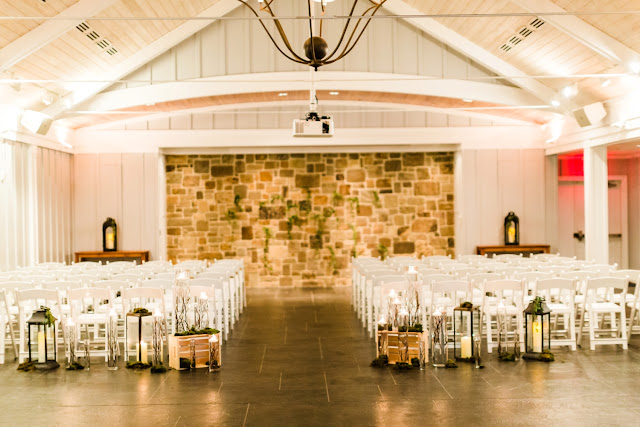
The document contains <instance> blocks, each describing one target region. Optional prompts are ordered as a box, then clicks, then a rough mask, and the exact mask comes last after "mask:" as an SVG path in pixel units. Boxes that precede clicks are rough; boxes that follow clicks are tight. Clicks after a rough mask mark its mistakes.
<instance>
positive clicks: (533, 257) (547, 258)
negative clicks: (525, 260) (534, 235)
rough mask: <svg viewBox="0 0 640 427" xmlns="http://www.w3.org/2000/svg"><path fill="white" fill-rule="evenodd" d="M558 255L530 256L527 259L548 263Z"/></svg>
mask: <svg viewBox="0 0 640 427" xmlns="http://www.w3.org/2000/svg"><path fill="white" fill-rule="evenodd" d="M559 255H560V254H531V255H529V258H531V259H534V260H536V261H543V262H546V261H549V260H551V259H554V258H557V257H558V256H559Z"/></svg>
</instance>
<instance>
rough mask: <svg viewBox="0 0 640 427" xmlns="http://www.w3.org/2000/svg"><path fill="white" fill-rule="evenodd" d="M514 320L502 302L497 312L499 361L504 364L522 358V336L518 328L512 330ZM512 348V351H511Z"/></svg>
mask: <svg viewBox="0 0 640 427" xmlns="http://www.w3.org/2000/svg"><path fill="white" fill-rule="evenodd" d="M512 320H513V319H512V318H511V316H508V315H507V307H506V306H505V305H504V302H503V301H500V304H499V305H498V308H497V310H496V326H497V331H498V360H500V361H502V362H515V361H516V360H518V359H519V358H520V336H519V334H518V328H512V326H513V321H512ZM512 329H513V330H512ZM511 338H512V339H511ZM510 348H511V349H512V351H509V349H510Z"/></svg>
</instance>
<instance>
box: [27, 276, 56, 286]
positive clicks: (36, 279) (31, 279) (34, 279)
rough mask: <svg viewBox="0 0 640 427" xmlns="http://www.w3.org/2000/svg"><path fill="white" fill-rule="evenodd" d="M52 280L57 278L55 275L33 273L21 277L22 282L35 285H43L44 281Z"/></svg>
mask: <svg viewBox="0 0 640 427" xmlns="http://www.w3.org/2000/svg"><path fill="white" fill-rule="evenodd" d="M51 280H55V277H52V276H49V275H45V274H31V275H28V276H22V277H20V281H21V282H27V283H32V284H34V285H40V286H41V285H42V284H43V283H44V282H49V281H51Z"/></svg>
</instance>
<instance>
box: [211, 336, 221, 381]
mask: <svg viewBox="0 0 640 427" xmlns="http://www.w3.org/2000/svg"><path fill="white" fill-rule="evenodd" d="M219 353H220V342H219V341H218V337H217V336H216V334H213V335H211V336H210V337H209V372H215V371H217V370H219V369H220V363H219V361H218V359H219V358H218V355H219Z"/></svg>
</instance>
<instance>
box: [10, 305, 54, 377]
mask: <svg viewBox="0 0 640 427" xmlns="http://www.w3.org/2000/svg"><path fill="white" fill-rule="evenodd" d="M57 321H58V319H56V318H55V317H54V316H53V315H52V314H51V310H50V309H49V307H44V306H41V307H40V309H38V310H35V311H34V312H33V314H32V315H31V317H30V318H29V319H27V322H26V323H27V346H28V349H29V359H28V360H27V361H26V362H24V363H21V364H20V365H18V370H19V371H27V372H28V371H35V370H51V369H56V368H58V367H59V366H60V364H59V363H58V362H57V359H58V351H57V348H58V344H57V341H56V336H57V333H56V322H57ZM34 331H35V334H34ZM32 336H35V337H36V340H37V341H36V342H37V345H38V352H37V355H34V354H33V353H32V350H31V344H32ZM49 337H52V338H53V343H52V344H53V352H49V347H50V345H49V344H51V343H50V342H49Z"/></svg>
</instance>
